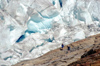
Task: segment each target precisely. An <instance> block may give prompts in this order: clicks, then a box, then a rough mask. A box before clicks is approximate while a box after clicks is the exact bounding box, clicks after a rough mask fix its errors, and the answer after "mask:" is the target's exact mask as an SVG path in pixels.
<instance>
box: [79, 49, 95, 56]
mask: <svg viewBox="0 0 100 66" xmlns="http://www.w3.org/2000/svg"><path fill="white" fill-rule="evenodd" d="M94 53H96V51H95V50H93V49H91V50H89V51H88V52H87V53H85V54H83V55H82V56H81V58H84V57H87V56H89V55H91V54H94Z"/></svg>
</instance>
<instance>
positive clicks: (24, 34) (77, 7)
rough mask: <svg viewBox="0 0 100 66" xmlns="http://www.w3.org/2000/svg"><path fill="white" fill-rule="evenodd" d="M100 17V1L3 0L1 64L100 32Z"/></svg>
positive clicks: (0, 5)
mask: <svg viewBox="0 0 100 66" xmlns="http://www.w3.org/2000/svg"><path fill="white" fill-rule="evenodd" d="M99 17H100V1H99V0H24V1H23V0H0V66H4V65H5V66H11V65H12V64H15V63H17V62H20V61H23V60H28V59H34V58H37V57H39V56H41V55H43V54H45V53H47V52H49V51H51V50H54V49H56V48H59V47H60V45H61V43H64V44H65V45H67V44H70V43H72V42H75V41H78V40H81V39H84V38H86V37H88V36H91V35H95V34H98V33H100V18H99Z"/></svg>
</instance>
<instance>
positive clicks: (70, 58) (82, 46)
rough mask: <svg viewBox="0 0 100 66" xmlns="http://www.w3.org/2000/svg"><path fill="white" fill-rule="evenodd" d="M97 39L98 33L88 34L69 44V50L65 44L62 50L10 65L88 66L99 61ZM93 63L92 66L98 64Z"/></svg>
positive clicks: (99, 53) (99, 52) (99, 35)
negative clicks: (86, 36)
mask: <svg viewBox="0 0 100 66" xmlns="http://www.w3.org/2000/svg"><path fill="white" fill-rule="evenodd" d="M99 40H100V34H98V35H94V36H90V37H88V38H86V39H83V40H80V41H77V42H74V43H72V44H70V45H69V46H70V47H71V50H70V52H68V51H67V46H65V47H64V49H63V50H60V48H58V49H56V50H52V51H50V52H48V53H47V54H45V55H43V56H41V57H39V58H36V59H32V60H26V61H22V62H19V63H17V64H15V65H12V66H68V65H69V66H81V64H83V66H86V64H87V66H90V64H92V63H93V64H98V63H99V61H100V59H99V58H100V56H99V55H100V51H99V50H100V49H99V48H100V47H99V44H100V41H99ZM91 51H92V52H91ZM89 52H90V53H89ZM84 58H85V59H84ZM77 60H78V61H77ZM75 61H76V62H75ZM88 61H89V62H88ZM73 62H74V63H73ZM93 64H92V66H99V65H93Z"/></svg>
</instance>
